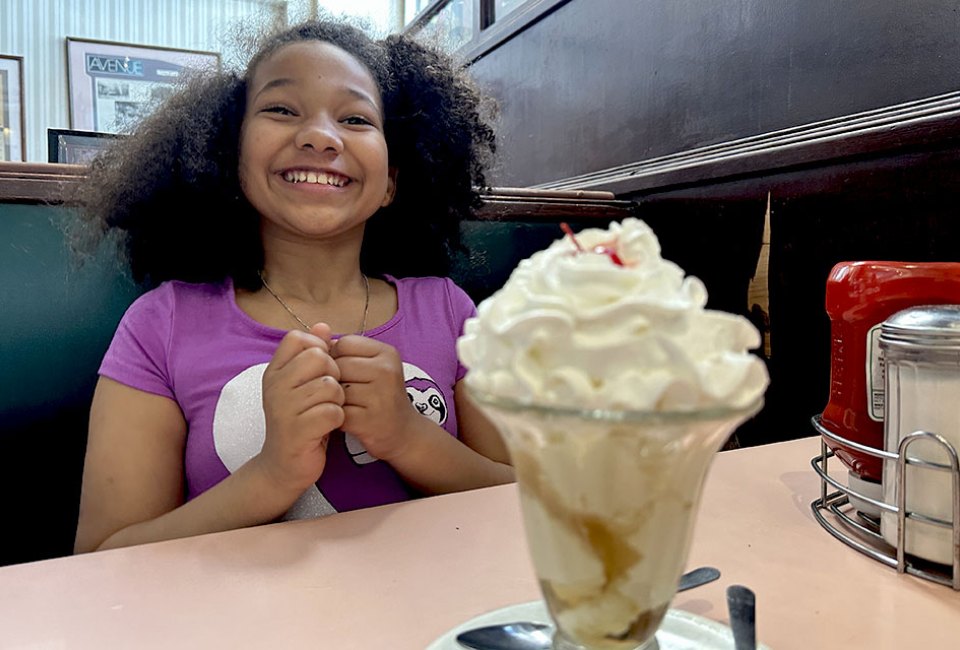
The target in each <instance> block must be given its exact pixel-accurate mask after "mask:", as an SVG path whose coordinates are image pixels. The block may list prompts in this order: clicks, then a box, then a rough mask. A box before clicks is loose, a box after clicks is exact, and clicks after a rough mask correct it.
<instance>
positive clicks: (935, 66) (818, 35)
mask: <svg viewBox="0 0 960 650" xmlns="http://www.w3.org/2000/svg"><path fill="white" fill-rule="evenodd" d="M958 30H960V11H958V5H957V3H956V2H954V1H953V0H926V1H924V2H893V1H889V0H883V1H881V2H878V1H877V0H846V1H844V2H836V1H835V0H804V1H802V2H801V1H792V2H768V1H767V0H740V1H738V2H703V1H702V0H669V1H667V0H656V1H653V0H572V1H571V2H569V3H567V4H564V5H562V6H560V7H559V8H558V9H556V10H555V11H554V12H552V13H551V14H549V15H548V16H547V17H545V18H544V19H542V20H540V21H538V22H536V23H535V24H533V25H532V26H530V27H529V28H527V29H525V30H524V31H523V32H521V33H519V34H517V35H516V36H515V37H514V38H512V39H511V40H509V41H507V42H506V43H504V44H502V45H500V46H499V47H498V48H497V49H496V50H493V51H492V52H489V53H488V54H487V55H485V56H484V57H482V58H481V59H479V60H478V61H476V62H475V63H474V64H473V65H472V71H473V73H474V76H475V77H476V78H477V79H478V80H479V81H480V82H481V84H482V85H483V86H484V87H486V88H487V89H488V90H489V91H490V92H491V93H492V94H493V95H494V96H495V97H497V98H498V100H499V101H500V105H501V114H502V117H501V122H500V123H501V126H500V133H501V136H502V137H501V145H500V146H501V152H502V164H501V166H500V168H499V171H498V172H497V175H496V177H495V179H494V180H495V182H496V183H497V184H501V185H515V186H525V185H535V184H541V183H548V182H551V181H556V180H560V179H565V178H569V177H574V176H579V175H581V174H584V173H588V172H595V171H598V170H605V169H608V168H612V167H617V166H621V165H629V164H634V163H637V162H640V161H646V160H649V159H653V158H658V157H662V156H668V155H671V154H676V153H678V152H688V151H689V150H693V149H697V148H700V147H705V146H709V145H716V144H719V143H725V142H729V141H737V140H739V139H742V138H745V137H749V136H757V135H763V134H768V133H771V132H775V131H780V130H782V129H789V128H791V127H796V126H798V125H807V124H812V123H816V122H820V121H823V120H829V119H832V118H838V117H842V116H848V115H852V114H856V113H860V112H863V111H869V110H873V109H880V108H883V107H888V106H893V105H897V104H901V103H904V102H909V101H913V100H920V99H923V98H928V97H933V96H937V95H941V94H945V93H950V92H953V91H955V90H957V89H958V88H960V39H957V38H956V36H955V35H956V33H957V32H958ZM647 187H650V186H649V185H648V186H647ZM621 189H622V190H623V191H629V190H630V189H631V188H629V187H623V188H621ZM633 189H641V188H639V187H635V188H633ZM618 191H619V190H618Z"/></svg>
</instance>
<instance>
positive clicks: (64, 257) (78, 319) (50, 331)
mask: <svg viewBox="0 0 960 650" xmlns="http://www.w3.org/2000/svg"><path fill="white" fill-rule="evenodd" d="M69 217H70V214H69V212H68V211H67V210H66V209H65V208H62V207H57V206H46V205H28V204H9V203H0V247H2V248H0V250H2V253H0V494H2V495H3V496H2V498H3V500H4V507H3V519H4V521H5V526H4V528H5V529H6V533H5V534H4V535H2V536H0V564H9V563H12V562H24V561H28V560H35V559H42V558H47V557H53V556H57V555H64V554H68V553H70V552H71V550H72V546H73V534H74V531H75V527H76V517H77V509H78V505H79V494H80V479H81V473H82V467H83V454H84V448H85V445H86V430H87V414H88V410H89V404H90V398H91V396H92V394H93V387H94V384H95V382H96V377H97V368H98V366H99V363H100V359H101V357H102V356H103V353H104V351H105V350H106V348H107V345H108V344H109V343H110V338H111V336H112V334H113V330H114V329H115V327H116V325H117V323H118V322H119V320H120V317H121V316H122V315H123V312H124V310H125V309H126V307H127V306H128V305H129V304H130V302H132V301H133V299H134V298H135V297H136V296H137V295H138V293H139V290H138V288H137V287H136V286H135V284H134V283H133V282H132V281H131V280H130V279H129V278H128V277H127V276H126V275H125V274H124V273H123V272H122V271H121V270H120V267H119V266H118V264H117V262H116V261H115V260H114V259H113V258H112V256H110V255H108V254H107V253H106V251H105V250H104V251H102V252H101V253H100V254H99V255H98V256H97V257H96V258H94V259H92V260H89V261H87V262H86V263H84V264H82V265H80V264H78V263H77V261H76V260H75V257H74V256H73V255H72V254H71V253H70V251H69V250H68V249H67V246H66V242H65V238H64V235H63V232H62V230H61V227H62V225H63V222H64V220H65V219H67V218H69Z"/></svg>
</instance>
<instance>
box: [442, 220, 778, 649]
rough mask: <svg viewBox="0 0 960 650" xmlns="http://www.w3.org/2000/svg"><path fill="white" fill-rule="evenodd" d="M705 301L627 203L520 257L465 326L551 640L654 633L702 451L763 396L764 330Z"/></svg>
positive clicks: (476, 386) (597, 640)
mask: <svg viewBox="0 0 960 650" xmlns="http://www.w3.org/2000/svg"><path fill="white" fill-rule="evenodd" d="M706 299H707V295H706V290H705V289H704V286H703V284H702V283H701V282H700V281H699V280H697V279H696V278H693V277H686V276H685V275H684V272H683V270H682V269H680V268H679V267H678V266H677V265H675V264H673V263H671V262H669V261H666V260H664V259H662V257H661V255H660V246H659V243H658V241H657V238H656V236H655V235H654V233H653V231H652V230H651V229H650V228H649V227H648V226H647V225H646V224H645V223H643V222H642V221H640V220H637V219H626V220H624V221H623V222H622V223H620V224H617V223H613V224H610V227H609V228H608V229H606V230H602V229H587V230H583V231H581V232H580V233H577V234H576V235H573V234H572V233H570V234H569V235H568V236H566V237H564V238H562V239H558V240H557V241H555V242H554V243H553V244H552V245H551V246H550V247H549V248H547V249H546V250H543V251H540V252H538V253H535V254H534V255H533V256H532V257H531V258H529V259H527V260H524V261H523V262H521V263H520V265H519V266H518V267H517V268H516V270H515V271H514V272H513V274H512V275H511V276H510V278H509V280H508V281H507V283H506V284H505V286H504V287H503V288H502V289H501V290H500V291H499V292H497V293H496V294H494V295H493V296H492V297H490V298H489V299H487V300H486V301H484V302H483V303H481V305H480V306H479V308H478V315H477V317H476V318H475V319H471V320H470V321H468V322H467V324H466V327H465V332H464V335H463V337H462V338H461V339H460V341H459V344H458V349H459V353H460V357H461V360H462V361H463V363H464V365H465V366H466V367H467V368H468V374H467V377H466V381H467V385H468V388H469V390H470V394H471V395H472V396H473V398H474V399H475V400H476V401H477V402H478V404H480V405H481V407H483V408H484V410H485V411H486V412H487V413H488V414H489V415H490V416H491V417H492V418H493V419H494V421H495V422H496V423H497V424H498V426H499V427H500V429H501V431H502V432H503V434H504V437H505V439H506V441H507V443H508V446H509V447H510V453H511V457H512V460H513V463H514V466H515V467H516V470H517V477H518V482H519V485H520V495H521V505H522V509H523V514H524V522H525V526H526V530H527V537H528V542H529V546H530V550H531V553H532V555H533V563H534V568H535V570H536V573H537V576H538V578H539V579H540V583H541V588H542V591H543V594H544V597H545V600H546V601H547V605H548V607H549V609H550V611H551V614H552V615H553V617H554V619H555V621H556V623H557V628H558V634H557V640H556V641H555V646H556V647H586V648H616V649H627V648H631V649H632V648H637V647H642V646H643V644H644V643H645V642H647V641H648V640H649V639H651V638H652V637H653V634H654V632H655V631H656V628H657V626H658V625H659V623H660V621H661V619H662V618H663V616H664V614H665V613H666V611H667V608H668V607H669V604H670V600H671V599H672V597H673V595H674V593H675V590H676V582H677V578H678V577H679V575H680V573H681V572H682V570H683V567H684V564H685V562H686V556H687V550H688V546H689V541H690V535H691V531H692V523H693V520H694V518H695V513H696V510H697V506H698V503H699V498H700V493H701V487H702V484H703V479H704V477H705V475H706V471H707V468H708V467H709V463H710V461H711V459H712V456H713V454H714V452H715V451H716V450H717V449H719V447H720V446H721V445H722V444H723V442H724V440H726V438H727V437H728V436H729V435H730V433H732V431H733V430H734V429H735V428H736V427H737V425H739V424H740V423H741V422H742V421H743V420H745V419H746V418H748V417H750V415H752V414H753V413H755V412H756V411H757V410H758V409H759V407H760V404H761V400H762V395H763V391H764V390H765V388H766V385H767V382H768V377H767V373H766V369H765V366H764V364H763V362H762V361H761V360H760V359H758V358H757V357H755V356H754V355H752V354H750V353H749V352H748V350H750V349H751V348H754V347H757V346H758V345H759V344H760V337H759V333H758V332H757V331H756V329H755V328H754V327H753V326H752V325H751V324H750V323H749V321H747V320H746V319H744V318H742V317H740V316H735V315H731V314H726V313H722V312H717V311H711V310H707V309H705V308H704V305H705V304H706ZM564 644H566V645H564Z"/></svg>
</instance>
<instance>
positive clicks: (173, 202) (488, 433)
mask: <svg viewBox="0 0 960 650" xmlns="http://www.w3.org/2000/svg"><path fill="white" fill-rule="evenodd" d="M493 142H494V137H493V133H492V131H491V129H490V127H489V126H488V125H487V123H486V122H485V121H484V120H483V119H482V118H481V114H480V99H479V96H478V94H477V93H476V92H475V90H474V89H473V87H472V85H471V84H469V83H468V82H467V80H466V79H465V78H463V77H462V75H461V72H460V71H459V70H457V69H456V68H454V67H453V66H452V65H451V64H450V63H449V62H448V61H447V60H446V59H445V58H444V57H442V56H441V55H439V54H437V53H436V52H434V51H432V50H429V49H427V48H425V47H423V46H420V45H418V44H416V43H414V42H412V41H410V40H408V39H406V38H404V37H401V36H393V37H389V38H387V39H385V40H384V41H372V40H370V39H369V38H367V37H366V36H365V35H364V34H363V33H362V32H360V31H358V30H356V29H354V28H352V27H349V26H347V25H344V24H340V23H336V22H311V23H305V24H303V25H299V26H296V27H293V28H290V29H288V30H286V31H284V32H282V33H280V34H277V35H275V36H273V37H272V38H270V39H268V40H267V41H266V42H265V44H264V45H263V46H262V47H261V49H260V50H259V52H258V53H257V54H256V55H255V56H254V57H253V58H252V59H251V61H250V63H249V65H248V68H247V70H246V72H245V73H244V74H243V75H234V74H231V73H226V72H224V73H217V74H213V75H209V76H205V77H203V78H199V79H196V80H194V81H193V82H192V83H191V84H190V85H189V86H188V87H187V88H185V89H184V90H183V91H182V92H181V93H179V94H178V95H176V96H174V97H173V98H172V99H171V100H170V101H168V102H167V103H166V104H164V105H163V106H162V107H161V108H160V109H159V110H158V111H157V112H156V113H155V114H154V115H153V116H152V117H151V118H149V119H148V120H146V121H145V122H144V123H143V124H142V125H141V126H140V127H139V128H138V129H137V131H136V132H135V133H134V134H133V135H132V136H131V137H129V138H127V139H125V140H123V141H121V142H120V143H119V144H118V145H117V146H116V147H115V148H114V149H112V150H111V151H109V152H106V153H105V154H103V155H101V156H100V157H99V158H98V159H97V160H96V161H95V162H94V164H93V165H92V166H91V170H90V175H89V180H88V182H87V184H86V185H85V187H84V189H83V193H82V196H81V200H80V206H81V209H82V213H83V214H84V215H85V217H86V224H87V226H86V232H87V233H88V234H89V233H90V232H91V231H93V232H95V233H103V232H107V231H111V230H115V231H118V232H119V233H120V235H121V240H122V242H123V244H124V249H125V254H126V259H127V260H128V261H129V263H130V267H131V270H132V273H133V275H134V277H135V278H136V279H138V280H139V281H141V282H144V283H145V284H147V285H148V286H152V287H153V288H152V289H151V290H150V291H148V292H147V293H145V294H144V295H143V296H141V297H140V298H139V299H138V300H137V301H136V302H134V304H133V305H131V306H130V308H129V309H128V311H127V313H126V314H125V315H124V317H123V320H122V321H121V323H120V325H119V327H118V329H117V333H116V335H115V336H114V339H113V342H112V343H111V345H110V348H109V350H108V351H107V353H106V355H105V357H104V360H103V364H102V366H101V369H100V381H99V383H98V386H97V390H96V394H95V396H94V400H93V405H92V408H91V415H90V430H89V440H88V447H87V457H86V464H85V468H84V478H83V494H82V499H81V510H80V520H79V525H78V530H77V538H76V550H77V551H78V552H80V551H89V550H95V549H101V548H110V547H117V546H126V545H131V544H139V543H144V542H151V541H157V540H163V539H170V538H175V537H184V536H188V535H196V534H201V533H208V532H214V531H221V530H227V529H233V528H239V527H244V526H251V525H256V524H261V523H266V522H271V521H274V520H277V519H280V518H284V517H288V518H289V517H313V516H321V515H326V514H330V513H333V512H338V511H344V510H351V509H356V508H363V507H369V506H375V505H380V504H385V503H391V502H396V501H400V500H404V499H409V498H413V497H415V496H418V495H422V494H437V493H444V492H451V491H457V490H465V489H471V488H476V487H482V486H487V485H493V484H497V483H503V482H508V481H510V480H512V477H513V474H512V469H511V468H510V467H509V465H508V464H507V462H508V461H507V455H506V452H505V450H504V448H503V445H502V443H501V442H500V439H499V437H498V435H497V434H496V433H495V431H494V429H493V428H492V427H491V425H490V424H489V423H488V422H487V421H486V420H485V419H484V418H483V417H482V416H481V415H480V414H479V413H478V412H477V411H476V410H475V409H473V408H472V407H471V405H470V403H469V402H467V401H466V400H465V399H464V397H463V391H462V390H461V385H460V380H461V378H462V376H463V374H464V369H463V368H462V366H460V364H459V362H458V361H457V357H456V352H455V348H454V345H455V342H456V339H457V337H458V336H459V334H460V333H461V328H462V324H463V321H464V320H465V319H466V318H468V317H469V316H471V315H472V314H473V313H474V306H473V304H472V302H471V301H470V299H469V298H468V297H467V296H466V294H464V292H463V291H462V290H460V289H459V288H458V287H457V286H456V285H454V284H453V283H452V282H451V281H450V280H448V279H445V278H443V277H442V276H443V274H444V273H445V271H446V269H447V267H448V265H449V263H450V261H451V259H452V258H453V256H454V255H455V253H456V251H457V234H458V226H459V221H460V220H461V219H463V218H464V217H465V216H467V215H469V213H470V210H471V209H472V207H473V206H474V205H475V204H476V201H477V196H476V193H475V189H474V188H475V187H479V186H482V185H483V184H484V183H483V181H484V174H483V170H484V166H485V164H486V162H487V161H488V159H489V157H490V155H491V154H492V152H493Z"/></svg>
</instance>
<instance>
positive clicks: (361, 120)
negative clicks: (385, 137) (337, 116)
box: [343, 115, 373, 126]
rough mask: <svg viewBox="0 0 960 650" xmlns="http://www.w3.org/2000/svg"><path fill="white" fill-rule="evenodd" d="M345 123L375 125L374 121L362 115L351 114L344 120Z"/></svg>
mask: <svg viewBox="0 0 960 650" xmlns="http://www.w3.org/2000/svg"><path fill="white" fill-rule="evenodd" d="M343 123H344V124H349V125H350V126H373V122H372V121H370V120H368V119H367V118H365V117H364V116H362V115H351V116H350V117H347V118H345V119H344V120H343Z"/></svg>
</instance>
